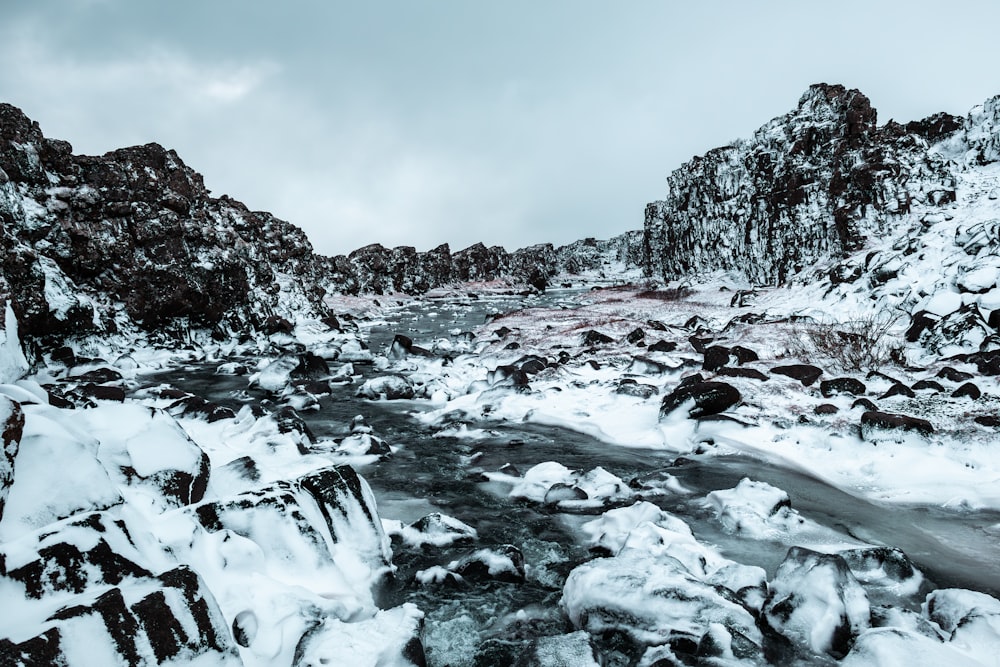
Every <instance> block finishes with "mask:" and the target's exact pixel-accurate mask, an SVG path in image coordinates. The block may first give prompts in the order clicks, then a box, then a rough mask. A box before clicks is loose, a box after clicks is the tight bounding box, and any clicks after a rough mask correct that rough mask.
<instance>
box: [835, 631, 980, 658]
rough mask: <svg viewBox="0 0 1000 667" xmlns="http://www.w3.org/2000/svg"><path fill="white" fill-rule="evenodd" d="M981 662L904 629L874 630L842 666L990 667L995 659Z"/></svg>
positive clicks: (861, 637) (864, 638)
mask: <svg viewBox="0 0 1000 667" xmlns="http://www.w3.org/2000/svg"><path fill="white" fill-rule="evenodd" d="M991 658H992V656H989V657H988V659H987V660H986V661H984V662H980V661H979V660H976V659H975V658H972V657H971V656H969V655H967V654H964V653H962V652H960V651H958V650H956V649H955V648H954V647H951V646H949V645H948V644H942V643H941V642H940V641H937V640H934V639H930V638H928V637H926V636H925V635H921V634H918V633H916V632H911V631H908V630H902V629H900V628H872V629H871V630H867V631H865V632H863V633H862V634H861V635H860V636H859V637H858V638H857V640H856V641H855V643H854V647H853V648H852V649H851V652H850V653H848V654H847V657H845V658H844V659H843V660H842V661H841V662H840V664H841V665H844V667H941V666H942V665H954V666H956V667H957V666H958V665H961V666H962V667H986V666H987V665H995V664H996V662H995V661H994V660H992V659H991Z"/></svg>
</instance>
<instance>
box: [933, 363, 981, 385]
mask: <svg viewBox="0 0 1000 667" xmlns="http://www.w3.org/2000/svg"><path fill="white" fill-rule="evenodd" d="M937 377H939V378H944V379H945V380H948V381H949V382H966V381H968V380H971V379H972V378H973V375H972V373H966V372H964V371H960V370H956V369H954V368H952V367H951V366H945V367H944V368H942V369H941V370H939V371H938V373H937Z"/></svg>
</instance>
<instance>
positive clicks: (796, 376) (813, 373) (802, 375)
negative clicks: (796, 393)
mask: <svg viewBox="0 0 1000 667" xmlns="http://www.w3.org/2000/svg"><path fill="white" fill-rule="evenodd" d="M771 373H772V374H775V375H787V376H788V377H790V378H792V379H793V380H798V381H799V382H801V383H802V384H803V385H805V386H806V387H808V386H810V385H812V384H813V383H814V382H816V380H818V379H819V376H820V375H822V374H823V369H821V368H817V367H816V366H812V365H810V364H791V365H789V366H775V367H774V368H772V369H771Z"/></svg>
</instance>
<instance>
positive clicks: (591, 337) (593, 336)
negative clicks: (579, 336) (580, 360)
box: [583, 329, 615, 346]
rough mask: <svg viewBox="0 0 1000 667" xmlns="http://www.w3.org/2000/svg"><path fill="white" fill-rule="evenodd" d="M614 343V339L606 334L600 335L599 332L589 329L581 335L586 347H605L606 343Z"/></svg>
mask: <svg viewBox="0 0 1000 667" xmlns="http://www.w3.org/2000/svg"><path fill="white" fill-rule="evenodd" d="M613 342H615V339H614V338H612V337H611V336H608V335H606V334H602V333H601V332H600V331H595V330H594V329H591V330H589V331H585V332H584V333H583V344H584V345H587V346H594V345H607V344H608V343H613Z"/></svg>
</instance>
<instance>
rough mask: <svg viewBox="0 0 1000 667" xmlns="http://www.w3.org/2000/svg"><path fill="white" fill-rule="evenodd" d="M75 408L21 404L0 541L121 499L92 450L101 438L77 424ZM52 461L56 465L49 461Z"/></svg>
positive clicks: (103, 507) (79, 413)
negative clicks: (18, 439) (21, 425)
mask: <svg viewBox="0 0 1000 667" xmlns="http://www.w3.org/2000/svg"><path fill="white" fill-rule="evenodd" d="M111 407H121V406H106V407H101V408H98V409H96V410H92V411H86V412H82V413H81V412H77V411H71V410H60V409H58V408H53V407H51V406H47V405H27V406H24V407H23V410H24V428H23V431H22V434H21V442H20V447H19V448H18V451H17V455H16V457H15V459H14V471H15V475H14V483H13V484H12V485H11V486H10V488H9V490H8V493H7V500H6V503H5V504H4V513H3V518H2V520H0V542H5V541H8V540H11V539H14V538H16V537H19V536H20V535H23V534H25V533H28V532H32V531H34V530H35V529H38V528H41V527H43V526H45V525H48V524H50V523H52V522H54V521H58V520H59V519H63V518H66V517H69V516H72V515H74V514H77V513H82V512H91V511H99V510H104V509H108V508H109V507H112V506H114V505H117V504H119V503H121V502H122V497H121V494H120V492H119V490H118V486H117V485H116V484H115V483H114V482H112V480H111V478H110V477H109V476H108V471H107V469H106V468H105V466H104V464H103V463H102V462H101V460H100V458H99V456H98V453H99V449H100V447H101V441H100V440H98V439H97V438H95V437H94V435H93V434H91V433H90V432H88V429H87V428H86V426H85V425H81V424H80V422H79V417H80V415H87V414H88V413H90V412H100V411H102V410H105V409H109V408H111ZM54 461H58V462H59V465H53V462H54Z"/></svg>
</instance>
